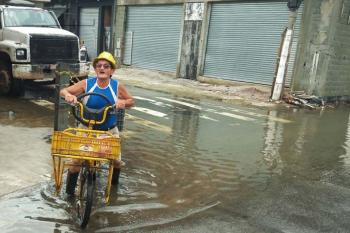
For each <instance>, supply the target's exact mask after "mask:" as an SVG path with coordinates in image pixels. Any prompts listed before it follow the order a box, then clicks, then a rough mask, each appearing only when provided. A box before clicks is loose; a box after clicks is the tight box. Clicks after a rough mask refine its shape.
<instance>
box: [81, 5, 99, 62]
mask: <svg viewBox="0 0 350 233" xmlns="http://www.w3.org/2000/svg"><path fill="white" fill-rule="evenodd" d="M98 14H99V9H98V8H81V9H80V18H79V20H80V21H79V22H80V27H79V37H80V40H81V41H84V44H85V46H86V48H87V51H88V55H89V59H90V60H92V59H94V58H95V57H96V56H97V36H98Z"/></svg>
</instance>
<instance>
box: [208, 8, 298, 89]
mask: <svg viewBox="0 0 350 233" xmlns="http://www.w3.org/2000/svg"><path fill="white" fill-rule="evenodd" d="M301 13H302V9H301V10H299V15H298V18H299V19H298V22H297V26H296V28H297V30H299V27H300V18H301ZM288 16H289V10H288V7H287V3H286V2H272V1H271V2H249V3H223V4H219V3H217V4H213V5H212V9H211V17H210V24H209V35H208V39H207V50H206V57H205V63H204V75H206V76H210V77H217V78H222V79H229V80H235V81H245V82H252V83H261V84H268V85H271V84H272V82H273V78H274V72H275V67H276V59H277V53H278V49H279V46H280V41H281V34H282V32H283V30H284V28H285V27H286V26H287V23H288ZM296 34H297V33H296ZM296 43H297V40H296V39H294V44H296ZM293 49H294V52H293V54H294V56H295V49H296V46H295V45H294V47H293ZM294 60H295V58H294V57H292V58H291V59H290V61H291V63H293V64H294ZM293 64H291V65H289V70H290V72H289V73H290V74H291V70H292V69H293ZM289 82H290V79H289Z"/></svg>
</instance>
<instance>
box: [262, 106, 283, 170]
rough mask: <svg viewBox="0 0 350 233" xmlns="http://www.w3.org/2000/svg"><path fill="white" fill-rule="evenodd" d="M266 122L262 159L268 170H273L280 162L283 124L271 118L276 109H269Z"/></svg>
mask: <svg viewBox="0 0 350 233" xmlns="http://www.w3.org/2000/svg"><path fill="white" fill-rule="evenodd" d="M268 116H269V117H268V118H267V123H266V135H265V137H264V139H265V142H264V148H263V151H262V154H263V160H264V162H265V164H266V166H267V167H268V169H270V170H275V169H276V167H277V166H278V165H279V164H280V163H281V157H280V153H279V148H280V146H281V144H282V143H283V141H282V140H283V137H282V136H283V124H280V123H278V122H276V121H274V120H272V119H274V118H276V116H277V111H276V110H271V111H269V113H268Z"/></svg>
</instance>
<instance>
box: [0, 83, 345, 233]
mask: <svg viewBox="0 0 350 233" xmlns="http://www.w3.org/2000/svg"><path fill="white" fill-rule="evenodd" d="M129 90H130V92H131V93H132V94H133V95H134V96H135V99H136V107H135V108H133V109H130V110H127V115H126V121H125V125H124V127H125V129H124V131H123V141H122V155H123V160H124V161H125V162H126V166H125V167H124V168H123V169H122V174H121V180H120V186H119V189H117V188H116V187H113V188H112V192H111V203H110V204H109V205H104V204H103V200H101V198H100V199H97V200H96V202H95V203H96V205H95V209H94V210H93V213H92V215H91V219H90V222H89V225H88V227H87V229H86V230H84V231H83V232H256V233H258V232H259V233H261V232H266V233H271V232H293V233H296V232H308V233H309V232H349V231H350V221H349V220H350V122H349V113H350V110H349V107H348V106H342V107H338V108H336V109H332V108H327V109H324V110H317V111H310V110H305V109H295V108H292V107H289V108H287V107H285V106H281V107H280V108H279V109H274V110H267V109H264V108H256V107H255V108H253V107H245V106H234V105H232V104H231V105H229V104H225V103H222V102H217V101H212V100H205V99H189V98H183V97H181V96H174V95H171V94H166V93H162V92H155V91H148V90H144V89H139V88H132V87H129ZM33 93H37V92H35V91H34V92H33ZM33 93H32V94H29V95H28V96H25V97H24V98H21V99H11V98H5V97H0V135H1V137H0V145H1V146H0V159H1V163H0V184H1V187H2V188H1V189H0V209H1V210H2V211H1V212H0V231H1V232H55V233H59V232H81V230H80V228H79V226H78V225H77V223H76V213H75V210H74V207H73V206H72V204H71V203H70V202H69V201H68V200H67V197H66V196H65V194H64V189H63V190H62V192H61V194H60V195H59V196H56V195H55V189H54V181H53V179H52V178H51V175H52V174H51V173H52V161H51V157H50V141H49V137H50V135H51V134H52V130H53V129H52V127H53V115H54V113H53V105H52V104H50V102H48V101H47V99H48V98H47V97H48V96H52V93H50V90H48V93H44V94H42V95H43V96H44V98H43V99H39V96H40V95H39V96H36V95H34V94H33ZM44 99H45V100H44ZM49 100H50V99H49ZM101 195H102V194H101V193H100V194H99V196H101Z"/></svg>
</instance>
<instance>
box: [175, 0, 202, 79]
mask: <svg viewBox="0 0 350 233" xmlns="http://www.w3.org/2000/svg"><path fill="white" fill-rule="evenodd" d="M185 9H186V10H185V21H184V24H183V32H182V44H181V47H180V48H181V52H180V59H179V60H180V62H179V63H180V64H179V69H178V71H177V77H179V78H186V79H197V67H198V55H199V46H200V36H201V30H202V21H203V14H204V3H186V7H185Z"/></svg>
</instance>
